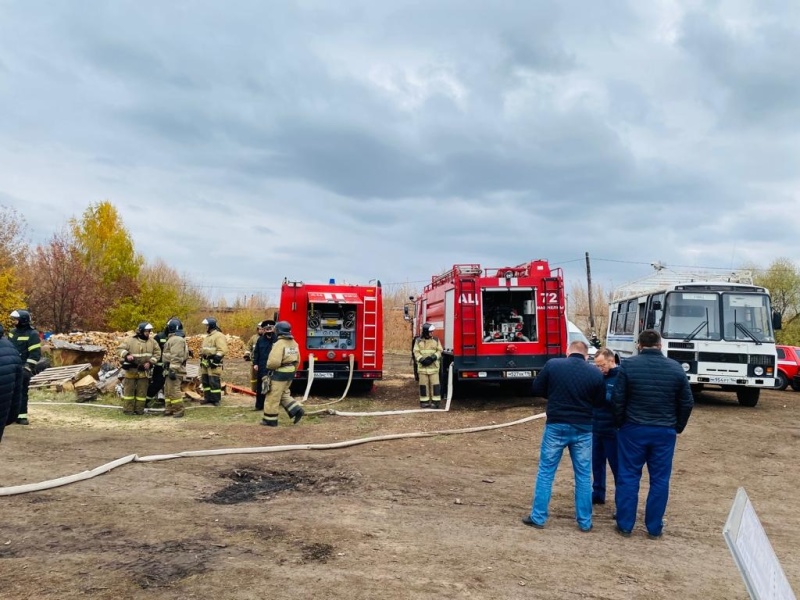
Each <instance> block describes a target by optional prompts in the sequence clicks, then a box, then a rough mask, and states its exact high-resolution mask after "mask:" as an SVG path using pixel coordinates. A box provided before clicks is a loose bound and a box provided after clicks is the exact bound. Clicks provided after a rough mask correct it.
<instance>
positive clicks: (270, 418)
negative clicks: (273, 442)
mask: <svg viewBox="0 0 800 600" xmlns="http://www.w3.org/2000/svg"><path fill="white" fill-rule="evenodd" d="M261 424H262V425H264V426H265V427H277V426H278V415H264V418H262V419H261Z"/></svg>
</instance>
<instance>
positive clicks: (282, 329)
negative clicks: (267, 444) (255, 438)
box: [261, 321, 306, 427]
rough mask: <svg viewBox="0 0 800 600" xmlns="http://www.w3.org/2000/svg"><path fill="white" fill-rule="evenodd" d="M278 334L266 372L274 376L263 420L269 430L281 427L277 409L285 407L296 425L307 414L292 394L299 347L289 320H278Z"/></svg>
mask: <svg viewBox="0 0 800 600" xmlns="http://www.w3.org/2000/svg"><path fill="white" fill-rule="evenodd" d="M275 333H276V334H277V336H278V340H277V341H276V342H275V343H274V344H273V345H272V350H271V351H270V353H269V357H268V358H267V369H269V370H270V371H271V372H272V375H271V380H270V388H269V393H268V394H267V397H266V399H265V401H264V416H263V418H262V419H261V424H262V425H266V426H267V427H277V426H278V406H283V408H284V410H286V412H287V413H289V417H291V418H292V419H293V420H294V422H295V423H298V422H299V421H300V419H302V418H303V415H305V414H306V413H305V411H304V410H303V407H302V406H300V403H299V402H298V401H297V400H295V399H294V398H292V395H291V394H290V393H289V387H290V386H291V385H292V380H293V379H294V374H295V372H296V371H297V365H299V364H300V347H299V346H298V345H297V342H296V341H295V340H294V338H293V337H292V325H291V324H290V323H289V322H287V321H278V322H277V323H276V324H275Z"/></svg>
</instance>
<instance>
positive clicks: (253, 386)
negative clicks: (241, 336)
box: [244, 322, 264, 394]
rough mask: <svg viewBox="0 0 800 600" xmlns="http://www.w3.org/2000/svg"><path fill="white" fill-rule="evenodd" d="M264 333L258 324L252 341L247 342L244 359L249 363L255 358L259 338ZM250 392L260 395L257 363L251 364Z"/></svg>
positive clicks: (251, 337) (259, 323)
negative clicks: (254, 353) (254, 352)
mask: <svg viewBox="0 0 800 600" xmlns="http://www.w3.org/2000/svg"><path fill="white" fill-rule="evenodd" d="M262 333H264V330H263V329H262V328H261V322H258V323H256V332H255V333H254V334H253V335H252V336H250V339H249V340H248V341H247V346H246V347H245V351H244V359H245V360H246V361H249V360H251V359H252V358H253V351H254V350H255V348H256V343H257V342H258V338H260V337H261V334H262ZM250 391H252V392H253V393H255V394H258V374H257V373H256V363H255V362H253V363H251V364H250Z"/></svg>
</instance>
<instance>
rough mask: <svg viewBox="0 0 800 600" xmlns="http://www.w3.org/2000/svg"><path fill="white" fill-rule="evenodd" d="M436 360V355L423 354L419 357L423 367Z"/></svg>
mask: <svg viewBox="0 0 800 600" xmlns="http://www.w3.org/2000/svg"><path fill="white" fill-rule="evenodd" d="M435 362H436V357H435V356H423V357H422V358H420V359H419V364H421V365H422V366H423V367H427V366H428V365H432V364H433V363H435Z"/></svg>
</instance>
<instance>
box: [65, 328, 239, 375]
mask: <svg viewBox="0 0 800 600" xmlns="http://www.w3.org/2000/svg"><path fill="white" fill-rule="evenodd" d="M133 334H134V332H133V331H128V332H119V331H115V332H112V333H105V332H103V331H85V332H84V331H82V332H77V333H55V334H53V335H52V336H51V338H50V339H51V340H60V341H62V342H67V343H69V344H70V345H72V346H75V347H86V348H87V349H89V348H91V347H100V348H102V349H103V350H104V351H105V355H104V356H103V362H104V363H107V364H109V365H113V366H115V367H118V366H119V365H120V359H119V357H118V356H117V348H119V345H120V343H121V342H122V340H123V339H125V338H126V337H128V336H131V335H133ZM204 337H205V336H204V335H193V336H190V337H187V338H186V342H187V343H188V344H189V349H190V350H191V351H192V353H193V356H194V358H195V359H198V358H200V347H201V346H202V345H203V338H204ZM225 339H226V340H227V341H228V358H242V357H243V356H244V351H245V344H244V342H243V341H242V338H240V337H238V336H235V335H226V336H225ZM92 349H93V348H92Z"/></svg>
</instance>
